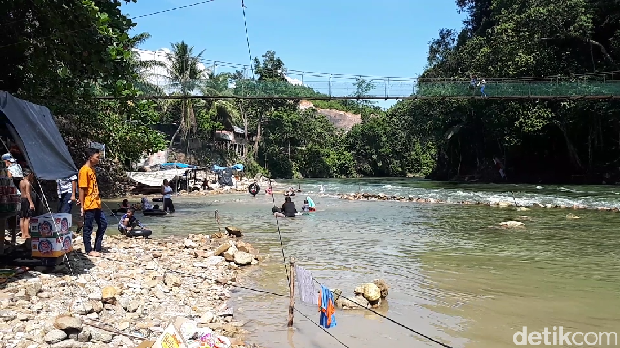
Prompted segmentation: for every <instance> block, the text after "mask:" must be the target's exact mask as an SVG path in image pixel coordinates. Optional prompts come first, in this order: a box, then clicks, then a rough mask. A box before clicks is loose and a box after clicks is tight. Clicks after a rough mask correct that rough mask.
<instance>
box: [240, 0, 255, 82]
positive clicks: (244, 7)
mask: <svg viewBox="0 0 620 348" xmlns="http://www.w3.org/2000/svg"><path fill="white" fill-rule="evenodd" d="M245 9H246V6H245V3H244V2H243V0H241V11H242V12H243V24H245V41H246V42H247V43H248V55H249V56H250V69H251V70H252V78H254V65H253V64H252V51H251V50H250V35H249V34H248V20H247V17H246V15H245Z"/></svg>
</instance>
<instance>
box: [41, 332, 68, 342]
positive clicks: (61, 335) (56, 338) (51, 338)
mask: <svg viewBox="0 0 620 348" xmlns="http://www.w3.org/2000/svg"><path fill="white" fill-rule="evenodd" d="M65 338H67V333H66V332H64V331H62V330H59V329H54V330H52V331H50V332H48V333H46V334H45V337H44V340H45V342H47V343H49V344H54V343H56V342H60V341H62V340H64V339H65Z"/></svg>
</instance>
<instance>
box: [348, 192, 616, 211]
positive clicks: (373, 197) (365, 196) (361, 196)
mask: <svg viewBox="0 0 620 348" xmlns="http://www.w3.org/2000/svg"><path fill="white" fill-rule="evenodd" d="M338 197H339V198H340V199H346V200H369V201H400V202H413V203H431V204H460V205H485V206H488V207H517V209H518V210H520V211H526V210H528V209H530V208H559V209H594V210H600V211H609V212H615V213H618V212H620V209H618V208H608V207H589V206H586V205H581V204H579V205H578V204H575V205H570V206H569V205H562V204H539V203H532V204H530V205H529V206H528V207H524V206H522V205H517V204H516V202H508V201H506V202H496V203H483V202H472V201H459V202H448V201H445V200H441V199H437V198H425V197H416V196H406V197H405V196H390V195H386V194H383V193H379V194H370V193H354V194H340V195H338Z"/></svg>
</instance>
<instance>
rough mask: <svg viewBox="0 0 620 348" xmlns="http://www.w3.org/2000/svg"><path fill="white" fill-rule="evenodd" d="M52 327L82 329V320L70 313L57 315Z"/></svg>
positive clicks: (72, 329) (69, 329)
mask: <svg viewBox="0 0 620 348" xmlns="http://www.w3.org/2000/svg"><path fill="white" fill-rule="evenodd" d="M54 327H55V328H56V329H58V330H63V331H82V320H81V319H80V318H76V317H74V316H71V315H67V314H64V315H59V316H57V317H56V319H55V320H54Z"/></svg>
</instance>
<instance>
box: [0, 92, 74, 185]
mask: <svg viewBox="0 0 620 348" xmlns="http://www.w3.org/2000/svg"><path fill="white" fill-rule="evenodd" d="M0 112H1V113H3V114H4V115H5V116H6V120H4V123H5V124H6V127H7V128H8V130H9V132H10V133H11V134H12V136H13V138H15V140H16V142H17V143H18V145H19V147H20V150H21V151H22V152H23V153H24V154H25V157H26V161H27V162H28V165H29V166H30V168H31V169H32V171H33V172H34V174H35V175H36V176H37V177H38V178H39V179H43V180H56V179H64V178H68V177H70V176H72V175H75V174H77V168H76V167H75V164H74V163H73V159H72V158H71V155H70V154H69V149H68V148H67V145H66V144H65V141H64V140H63V139H62V136H61V135H60V131H59V130H58V127H56V122H55V121H54V117H53V116H52V113H51V112H50V110H49V109H48V108H46V107H45V106H41V105H36V104H33V103H31V102H29V101H26V100H22V99H18V98H15V97H13V96H12V95H10V94H9V93H8V92H5V91H0ZM7 120H8V122H6V121H7Z"/></svg>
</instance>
